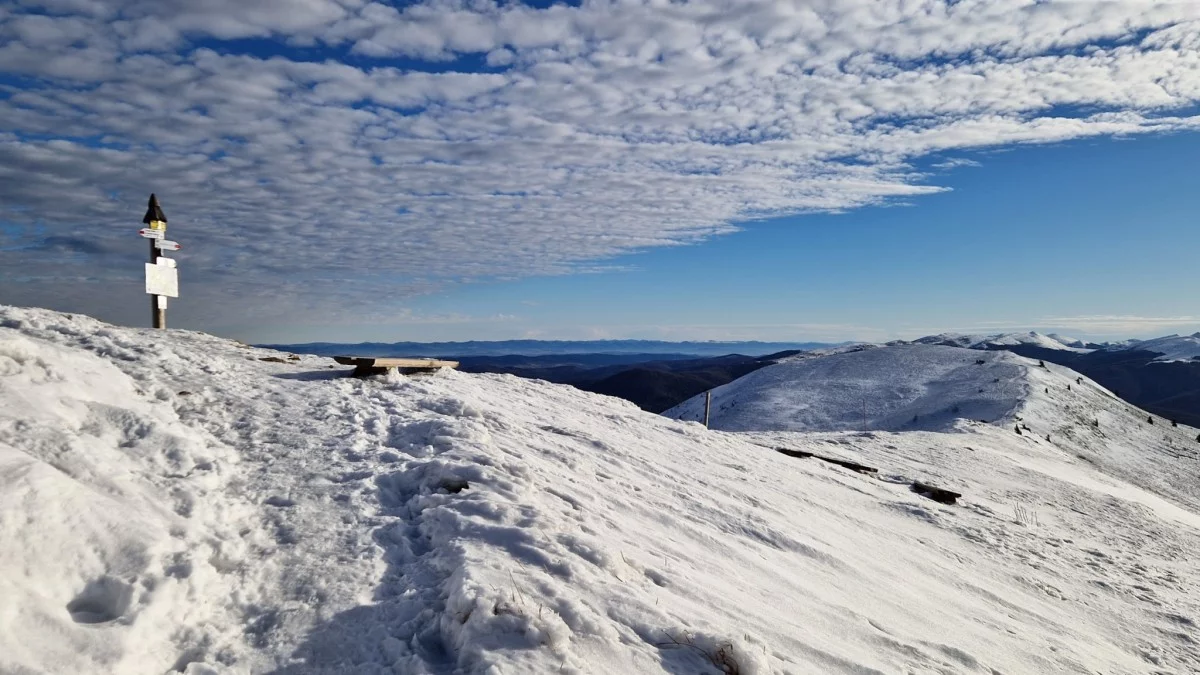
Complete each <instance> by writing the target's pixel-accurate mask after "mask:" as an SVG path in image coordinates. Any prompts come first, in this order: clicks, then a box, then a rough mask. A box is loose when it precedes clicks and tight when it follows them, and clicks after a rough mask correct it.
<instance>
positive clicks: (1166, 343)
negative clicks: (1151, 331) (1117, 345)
mask: <svg viewBox="0 0 1200 675" xmlns="http://www.w3.org/2000/svg"><path fill="white" fill-rule="evenodd" d="M1121 348H1122V349H1137V350H1139V351H1148V352H1157V353H1158V354H1161V355H1162V356H1159V357H1158V358H1157V359H1154V360H1155V361H1191V360H1193V359H1200V333H1194V334H1192V335H1167V336H1165V337H1160V338H1155V339H1153V340H1138V341H1136V342H1130V343H1127V344H1124V345H1122V346H1121Z"/></svg>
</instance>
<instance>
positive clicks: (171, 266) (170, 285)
mask: <svg viewBox="0 0 1200 675" xmlns="http://www.w3.org/2000/svg"><path fill="white" fill-rule="evenodd" d="M142 222H143V223H145V224H146V225H149V226H150V227H146V228H142V229H140V230H138V234H140V235H141V236H143V237H145V238H146V239H149V240H150V262H149V263H147V264H146V292H147V293H149V294H150V312H151V317H152V319H153V325H154V327H155V328H166V327H167V298H178V297H179V271H178V270H177V269H175V261H174V260H172V259H170V258H163V257H161V256H159V254H158V252H159V251H160V250H163V251H178V250H179V248H180V246H179V244H177V243H176V242H173V241H167V240H166V236H167V216H166V215H165V214H164V213H163V210H162V208H161V207H160V206H159V205H158V198H157V197H155V196H154V195H153V194H151V195H150V205H149V206H148V207H147V208H146V215H145V216H143V217H142Z"/></svg>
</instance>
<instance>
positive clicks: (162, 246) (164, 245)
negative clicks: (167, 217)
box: [154, 239, 180, 251]
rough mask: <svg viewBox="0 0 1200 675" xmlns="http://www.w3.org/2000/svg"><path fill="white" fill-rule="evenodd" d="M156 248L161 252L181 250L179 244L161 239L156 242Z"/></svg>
mask: <svg viewBox="0 0 1200 675" xmlns="http://www.w3.org/2000/svg"><path fill="white" fill-rule="evenodd" d="M154 248H156V249H158V250H160V251H178V250H179V249H180V246H179V242H177V241H170V240H167V239H159V240H158V241H156V242H154Z"/></svg>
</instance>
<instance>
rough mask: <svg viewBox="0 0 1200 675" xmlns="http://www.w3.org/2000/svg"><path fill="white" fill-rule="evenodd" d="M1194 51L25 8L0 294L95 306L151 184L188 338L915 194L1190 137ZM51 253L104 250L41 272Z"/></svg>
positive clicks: (148, 6)
mask: <svg viewBox="0 0 1200 675" xmlns="http://www.w3.org/2000/svg"><path fill="white" fill-rule="evenodd" d="M31 10H36V11H31ZM1198 33H1200V4H1196V3H1154V2H1140V1H1135V0H1128V1H1125V2H1108V3H1084V2H1032V1H1028V2H1026V1H1020V0H963V1H960V2H953V3H946V2H937V1H931V2H925V3H909V2H900V1H899V0H895V1H892V0H869V1H868V0H837V1H834V0H823V1H813V2H808V3H798V2H774V1H772V2H766V1H763V2H749V1H747V0H736V1H735V0H727V1H721V0H703V1H694V2H686V3H662V2H650V1H647V2H632V1H629V2H620V3H616V2H602V1H596V2H588V3H584V4H583V5H582V6H579V7H569V6H566V5H556V6H554V7H551V8H548V9H534V8H531V7H527V6H523V5H519V4H515V3H502V4H498V3H492V2H486V1H483V0H478V1H476V0H473V1H471V2H465V1H464V2H454V1H451V0H431V1H430V2H424V3H416V4H413V5H410V6H407V7H405V8H403V9H402V10H401V9H397V8H394V7H391V6H388V5H384V4H380V3H377V2H367V1H365V0H362V1H360V0H338V1H336V2H335V1H334V0H271V1H270V2H265V3H264V2H249V3H248V2H234V1H233V0H222V1H221V2H206V3H195V2H186V1H185V0H170V1H166V2H163V1H156V2H149V1H147V0H131V1H128V2H117V1H115V0H114V1H112V2H100V1H98V0H96V1H87V0H71V1H68V0H40V1H38V2H32V1H27V2H22V3H18V4H17V5H16V7H15V8H12V9H11V11H9V12H8V13H7V14H3V13H0V63H2V64H4V65H3V68H4V69H5V70H6V71H7V72H9V73H10V74H15V75H19V76H23V77H26V78H32V79H27V80H22V81H21V82H20V83H19V84H0V204H2V205H3V207H0V208H3V211H0V222H8V223H10V224H11V226H6V227H5V228H3V229H0V301H8V302H32V301H35V300H36V301H39V302H41V301H42V300H45V299H46V298H47V297H49V298H50V299H51V301H52V302H49V303H47V304H55V305H56V306H70V307H72V308H75V309H88V310H89V311H95V308H97V307H99V308H101V309H100V313H101V314H104V313H105V311H108V315H109V316H115V315H116V313H117V312H118V310H117V309H115V308H112V307H111V306H112V305H113V302H112V301H111V300H109V301H106V300H105V298H108V297H111V291H110V287H109V286H108V285H107V284H110V283H117V281H114V280H117V279H119V280H123V281H121V283H126V284H134V283H135V282H136V275H137V273H138V268H137V266H136V262H135V261H136V259H137V258H138V257H139V256H140V255H141V253H140V246H139V245H138V243H137V242H135V241H133V239H132V237H133V235H132V231H133V229H135V226H136V225H137V223H138V221H139V220H140V216H141V210H142V208H143V204H144V200H145V196H146V195H147V194H148V193H149V192H151V191H155V192H157V193H159V195H160V197H161V198H162V200H163V203H164V207H165V208H166V209H167V213H168V216H169V217H170V219H171V223H172V224H171V230H172V233H173V236H176V237H177V238H178V239H179V240H181V241H182V242H184V244H185V247H186V248H185V251H184V254H181V255H180V258H181V261H182V264H181V269H182V270H183V274H184V291H185V297H184V298H183V299H181V301H180V302H179V303H177V305H178V311H179V312H180V316H182V317H183V318H185V320H188V321H193V322H198V323H206V324H211V323H212V322H215V321H221V320H226V319H228V318H229V314H230V313H231V312H234V313H236V312H243V313H245V314H246V315H247V316H259V315H261V314H262V313H264V312H265V313H269V314H272V315H278V316H284V317H286V316H292V315H296V314H298V313H310V314H311V313H314V312H317V313H326V314H328V313H335V314H343V313H344V314H350V315H352V314H354V313H355V312H362V311H363V310H364V308H370V309H371V310H372V311H375V310H378V309H379V308H380V306H381V305H382V306H383V311H384V312H385V313H386V312H388V311H393V310H395V309H396V308H398V307H402V306H403V302H404V298H405V297H406V296H408V295H411V294H414V293H422V292H428V291H430V290H431V289H434V288H437V287H439V286H441V285H444V284H447V283H457V282H460V281H467V280H471V279H481V278H496V277H503V278H513V277H519V276H523V275H530V274H560V273H566V272H571V271H576V270H580V269H588V268H590V267H592V266H594V264H595V261H597V260H600V259H604V258H607V257H611V256H613V255H617V254H620V253H623V252H627V251H631V250H637V249H643V248H647V247H653V246H663V245H673V244H679V243H687V242H693V241H697V240H699V239H702V238H705V237H709V236H712V235H714V234H719V233H722V232H728V231H730V230H731V228H732V224H733V223H736V222H738V221H741V220H746V219H752V218H761V217H770V216H776V215H782V214H791V213H803V212H806V211H814V210H836V209H848V208H854V207H857V206H862V205H865V204H873V203H879V202H880V201H881V200H889V199H898V198H899V199H903V198H907V197H911V196H914V195H921V194H929V193H933V192H937V191H938V190H939V189H940V188H938V187H937V186H933V185H927V184H923V183H922V182H921V181H923V180H927V177H925V176H923V175H922V174H920V173H919V172H917V171H916V170H914V169H913V168H912V167H911V165H910V162H911V161H912V160H914V159H916V158H919V157H922V156H926V155H929V154H932V153H953V152H955V151H961V150H969V149H973V148H983V147H992V146H1000V145H1006V144H1013V143H1044V142H1053V141H1061V140H1067V139H1072V138H1081V137H1087V136H1096V135H1125V134H1136V133H1145V132H1153V131H1172V130H1180V129H1194V128H1196V127H1197V126H1198V125H1200V118H1197V117H1195V116H1191V115H1190V113H1189V112H1188V111H1189V110H1191V109H1192V108H1193V107H1194V106H1195V104H1196V103H1197V102H1200V52H1198V49H1197V45H1196V43H1195V35H1197V34H1198ZM233 38H256V39H263V40H268V41H271V42H273V43H275V44H276V46H277V49H276V50H275V51H278V52H279V53H281V54H290V55H291V56H292V57H293V58H288V57H285V56H273V57H264V56H262V55H261V53H260V52H242V53H239V52H237V51H236V49H239V48H241V47H239V46H238V45H239V44H240V43H228V45H227V46H221V45H222V44H223V43H222V42H221V41H223V40H228V39H233ZM199 40H205V46H199V45H198V44H197V41H199ZM214 45H215V47H214ZM329 47H331V48H334V51H324V48H329ZM300 48H304V51H298V50H299V49H300ZM337 50H344V51H348V52H352V53H353V54H354V56H353V57H351V58H348V59H347V60H346V61H345V62H344V63H339V62H337V61H336V60H333V57H334V55H336V54H338V53H341V52H340V51H337ZM256 54H258V55H256ZM464 55H470V56H472V58H473V61H472V62H476V63H478V62H486V63H487V64H488V65H489V67H490V68H491V71H490V72H484V73H469V72H456V70H461V69H460V68H457V65H459V62H457V61H455V59H458V58H459V57H461V56H464ZM302 56H303V60H302V58H301V57H302ZM394 56H404V57H416V58H424V59H434V60H439V61H438V63H437V64H434V65H435V66H436V67H430V68H429V69H428V70H430V71H431V72H417V71H413V70H403V69H401V68H398V67H397V62H395V61H394V60H392V58H391V57H394ZM314 57H315V60H314ZM951 161H955V162H958V163H960V164H961V163H965V162H969V161H971V160H969V159H966V158H959V159H956V160H951ZM53 236H60V237H61V236H70V237H76V238H78V237H88V238H92V239H94V240H95V242H96V246H97V247H98V249H97V250H100V251H101V253H95V252H93V253H90V254H86V255H81V256H79V260H78V261H76V262H75V263H72V264H68V265H67V266H66V267H67V269H65V270H64V271H62V273H61V276H54V275H51V278H50V279H49V280H47V279H46V275H45V274H43V273H42V272H41V270H43V269H44V268H45V267H46V266H47V264H48V263H49V262H50V260H52V258H51V256H50V254H49V253H39V251H40V250H41V249H39V248H37V246H36V244H37V242H39V241H42V240H44V239H46V238H47V237H53ZM31 247H32V248H31ZM126 249H128V251H129V254H123V253H121V252H122V251H124V250H126ZM72 265H74V267H73V268H72ZM80 275H85V276H87V277H89V278H94V279H96V281H95V282H92V283H87V284H83V285H80V284H79V283H78V282H74V281H68V279H67V278H68V277H78V276H80ZM35 276H36V277H38V278H39V280H38V282H37V283H33V282H29V281H25V280H27V279H30V278H33V277H35ZM55 279H57V281H56V280H55ZM106 307H108V308H109V309H108V310H105V309H104V308H106Z"/></svg>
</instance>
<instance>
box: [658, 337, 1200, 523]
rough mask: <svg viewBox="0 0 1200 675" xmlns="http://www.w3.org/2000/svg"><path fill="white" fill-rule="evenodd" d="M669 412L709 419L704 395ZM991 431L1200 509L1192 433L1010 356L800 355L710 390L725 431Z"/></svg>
mask: <svg viewBox="0 0 1200 675" xmlns="http://www.w3.org/2000/svg"><path fill="white" fill-rule="evenodd" d="M663 414H664V415H665V416H667V417H671V418H674V419H680V420H701V419H703V416H704V395H699V396H695V397H693V398H691V399H689V400H687V401H685V402H683V403H681V404H680V405H678V406H676V407H674V408H672V409H670V410H668V411H666V412H665V413H663ZM1151 420H1154V421H1153V422H1151ZM985 423H986V424H990V425H993V426H997V427H1001V428H1005V429H1008V430H1010V431H1011V433H1013V434H1014V435H1016V434H1017V431H1018V428H1017V427H1018V426H1019V427H1020V431H1021V434H1022V435H1023V436H1031V437H1033V439H1035V440H1036V439H1041V440H1040V441H1038V442H1044V443H1047V444H1048V445H1049V446H1051V447H1055V448H1058V449H1059V450H1061V451H1062V452H1064V453H1068V454H1071V455H1074V456H1079V457H1084V458H1087V459H1088V461H1090V462H1092V463H1094V464H1095V465H1097V466H1099V467H1101V468H1102V469H1104V470H1106V471H1109V472H1110V473H1112V474H1113V475H1116V476H1120V477H1122V478H1124V479H1126V480H1130V481H1132V482H1134V483H1136V484H1138V485H1142V486H1144V487H1149V488H1152V489H1155V490H1158V491H1160V492H1162V493H1163V494H1167V495H1171V496H1172V497H1173V498H1175V499H1177V500H1179V501H1181V502H1185V503H1188V504H1193V505H1195V506H1197V507H1200V485H1194V483H1195V479H1196V477H1198V476H1200V464H1198V463H1197V462H1200V443H1197V440H1200V439H1197V436H1196V433H1195V431H1194V430H1191V429H1190V428H1188V427H1173V426H1172V423H1171V421H1170V420H1164V419H1161V418H1157V419H1156V418H1154V417H1152V416H1150V415H1148V414H1147V413H1146V412H1144V411H1142V410H1139V409H1138V408H1136V407H1134V406H1132V405H1130V404H1128V403H1125V402H1124V401H1121V400H1120V399H1118V398H1117V397H1116V396H1115V395H1113V394H1112V393H1111V392H1109V391H1108V390H1106V389H1104V388H1103V387H1101V386H1099V385H1098V384H1096V383H1095V382H1093V381H1091V380H1089V379H1088V378H1086V377H1083V376H1081V375H1079V373H1076V372H1075V371H1073V370H1070V369H1068V368H1064V367H1061V366H1057V365H1054V364H1050V363H1044V362H1041V361H1038V360H1034V359H1027V358H1025V357H1022V356H1018V355H1016V354H1013V353H1011V352H1006V351H977V350H973V349H963V348H958V347H944V346H937V345H923V344H912V345H906V344H896V345H889V346H886V347H865V348H860V349H857V350H850V351H843V352H839V353H830V354H816V355H802V356H799V357H796V358H793V359H791V360H788V361H784V362H781V363H778V364H775V365H772V366H768V367H766V368H763V369H761V370H757V371H754V372H753V373H750V374H749V375H746V376H744V377H742V378H740V379H737V380H734V381H733V382H730V383H729V384H726V385H723V386H721V387H717V388H716V389H713V390H712V404H711V409H710V418H709V426H710V427H711V428H713V429H722V430H726V431H845V430H860V431H863V430H865V431H918V430H925V431H943V432H947V431H962V430H964V429H970V428H972V427H974V426H978V425H980V424H985ZM1047 438H1048V440H1047Z"/></svg>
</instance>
